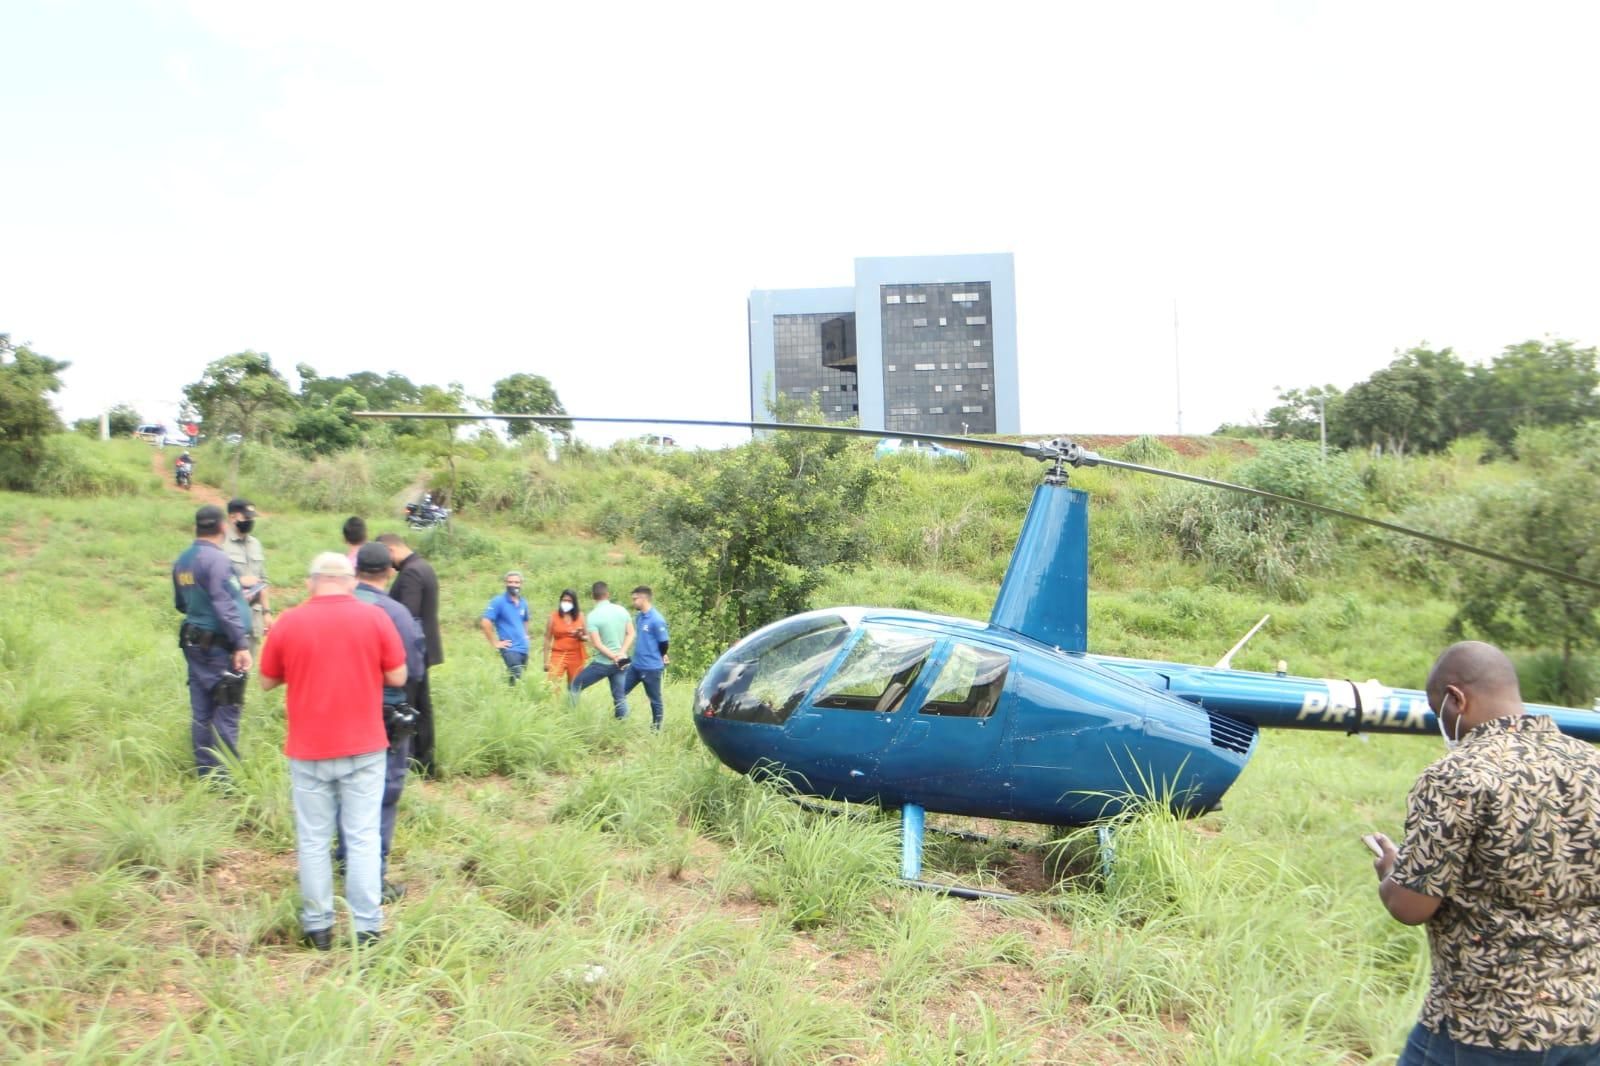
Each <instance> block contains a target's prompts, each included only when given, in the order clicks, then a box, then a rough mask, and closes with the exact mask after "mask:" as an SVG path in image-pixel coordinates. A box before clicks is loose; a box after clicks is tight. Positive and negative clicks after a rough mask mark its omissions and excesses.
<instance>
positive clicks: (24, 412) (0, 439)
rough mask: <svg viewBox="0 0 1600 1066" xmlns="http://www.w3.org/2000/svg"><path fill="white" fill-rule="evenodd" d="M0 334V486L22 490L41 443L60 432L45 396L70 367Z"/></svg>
mask: <svg viewBox="0 0 1600 1066" xmlns="http://www.w3.org/2000/svg"><path fill="white" fill-rule="evenodd" d="M70 365H71V364H70V363H64V362H61V361H60V360H57V359H50V358H48V357H46V356H43V355H40V354H38V353H37V352H35V351H33V350H32V349H30V348H29V347H28V346H27V345H22V346H20V347H13V346H12V344H11V337H10V335H9V334H5V333H0V486H3V487H5V488H12V489H26V488H28V487H30V485H31V484H32V478H33V472H34V469H35V468H36V467H37V465H38V463H39V460H40V458H41V457H42V456H43V453H44V438H45V437H47V436H48V435H50V434H51V433H57V432H59V431H60V430H61V419H60V417H59V416H57V414H56V410H55V408H54V407H52V406H51V404H50V394H51V393H54V392H60V391H61V372H62V371H63V370H65V369H67V367H68V366H70Z"/></svg>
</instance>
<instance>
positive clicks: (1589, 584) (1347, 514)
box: [1083, 453, 1600, 589]
mask: <svg viewBox="0 0 1600 1066" xmlns="http://www.w3.org/2000/svg"><path fill="white" fill-rule="evenodd" d="M1083 465H1084V466H1112V467H1116V468H1117V469H1119V470H1131V471H1134V472H1135V473H1139V474H1154V475H1155V476H1157V477H1166V478H1172V479H1173V480H1175V481H1187V482H1189V483H1190V484H1193V485H1205V486H1206V487H1207V488H1213V489H1224V490H1226V491H1228V492H1240V493H1243V494H1245V495H1247V496H1256V497H1259V498H1261V499H1263V500H1272V501H1273V502H1274V503H1286V504H1290V505H1292V506H1294V507H1304V508H1305V509H1307V510H1310V511H1317V512H1320V513H1322V514H1325V515H1331V516H1333V517H1334V518H1344V519H1348V520H1349V521H1351V522H1361V523H1363V524H1365V525H1369V526H1375V527H1377V528H1378V529H1383V530H1387V531H1388V532H1390V533H1399V534H1401V535H1402V536H1406V537H1415V538H1416V539H1418V540H1424V541H1427V542H1428V543H1429V544H1437V545H1438V546H1439V547H1441V548H1450V549H1452V550H1454V551H1461V552H1467V553H1469V554H1471V555H1477V556H1481V557H1482V558H1485V559H1493V560H1494V561H1495V562H1497V563H1506V564H1507V565H1509V566H1515V567H1520V568H1521V569H1523V570H1532V571H1534V572H1535V573H1539V574H1544V575H1545V576H1546V577H1554V578H1559V579H1560V580H1562V581H1570V582H1572V583H1573V584H1576V585H1583V586H1584V587H1585V588H1592V589H1600V581H1596V580H1594V579H1592V578H1587V577H1583V576H1582V575H1580V574H1573V573H1568V572H1567V571H1565V570H1558V569H1556V568H1555V567H1553V566H1546V565H1544V564H1543V563H1537V562H1534V561H1533V560H1532V559H1520V558H1518V557H1517V556H1515V555H1506V554H1505V553H1504V552H1497V551H1495V550H1494V549H1492V548H1483V547H1479V546H1478V545H1476V544H1468V543H1467V542H1466V541H1461V540H1454V539H1452V538H1450V537H1442V536H1440V535H1439V534H1437V533H1429V532H1427V531H1425V530H1421V529H1412V528H1411V527H1410V526H1402V525H1400V524H1398V523H1396V522H1385V521H1384V520H1383V519H1381V518H1372V517H1369V516H1368V515H1364V514H1357V513H1356V512H1355V511H1344V510H1340V509H1339V508H1337V507H1329V506H1327V505H1326V504H1321V503H1312V502H1311V501H1310V500H1302V499H1300V498H1299V497H1298V496H1284V495H1281V494H1279V493H1276V492H1268V491H1267V490H1266V489H1257V488H1252V487H1251V486H1249V485H1240V484H1237V483H1236V482H1232V481H1217V480H1216V479H1214V478H1209V477H1200V476H1199V475H1197V474H1184V473H1180V472H1179V471H1177V470H1163V469H1162V468H1161V467H1159V466H1142V465H1140V464H1139V463H1127V462H1123V461H1122V460H1121V459H1106V458H1104V457H1102V456H1099V455H1095V454H1094V453H1089V454H1088V455H1086V456H1085V458H1084V459H1083Z"/></svg>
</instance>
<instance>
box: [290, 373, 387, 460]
mask: <svg viewBox="0 0 1600 1066" xmlns="http://www.w3.org/2000/svg"><path fill="white" fill-rule="evenodd" d="M366 406H367V398H366V397H365V396H362V395H361V394H360V393H359V392H357V391H356V390H355V389H352V388H348V387H346V388H344V389H342V390H341V391H340V392H339V394H338V395H336V396H334V397H333V399H331V400H329V401H328V402H327V403H317V404H302V405H301V407H300V409H299V410H298V411H296V412H295V416H294V421H292V422H290V423H289V429H288V431H287V433H286V434H285V435H286V436H288V438H289V439H290V440H293V441H295V442H297V443H298V444H299V445H300V446H301V448H302V449H303V450H305V451H308V452H312V453H315V454H318V455H331V454H332V453H334V452H339V451H344V450H345V449H346V448H354V447H355V446H356V445H358V444H360V443H361V441H362V438H363V436H364V432H365V427H364V426H363V425H362V423H361V421H360V420H359V419H357V418H356V417H355V412H356V411H360V410H362V409H364V408H365V407H366Z"/></svg>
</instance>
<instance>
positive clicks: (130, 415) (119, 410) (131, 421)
mask: <svg viewBox="0 0 1600 1066" xmlns="http://www.w3.org/2000/svg"><path fill="white" fill-rule="evenodd" d="M106 422H107V424H108V425H109V427H110V433H111V435H112V436H113V437H127V436H131V435H132V434H133V431H134V430H136V429H138V428H139V427H140V426H141V425H143V424H144V416H143V415H141V414H140V413H139V412H138V411H135V410H134V409H133V405H132V404H127V403H119V404H117V405H116V406H115V407H113V408H111V410H109V411H107V412H106Z"/></svg>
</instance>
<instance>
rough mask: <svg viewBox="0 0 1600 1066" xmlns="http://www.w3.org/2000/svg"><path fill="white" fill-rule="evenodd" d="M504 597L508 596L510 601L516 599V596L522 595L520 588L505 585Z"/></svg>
mask: <svg viewBox="0 0 1600 1066" xmlns="http://www.w3.org/2000/svg"><path fill="white" fill-rule="evenodd" d="M506 595H507V596H510V597H511V598H512V599H516V598H517V597H518V596H520V595H522V586H521V585H507V586H506Z"/></svg>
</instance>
